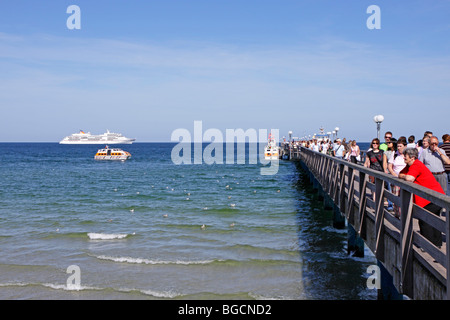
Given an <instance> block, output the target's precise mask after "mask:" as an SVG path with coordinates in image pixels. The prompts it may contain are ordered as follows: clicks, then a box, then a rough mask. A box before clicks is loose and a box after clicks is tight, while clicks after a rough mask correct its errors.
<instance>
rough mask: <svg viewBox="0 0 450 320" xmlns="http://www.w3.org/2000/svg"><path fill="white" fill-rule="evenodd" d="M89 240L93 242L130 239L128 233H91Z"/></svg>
mask: <svg viewBox="0 0 450 320" xmlns="http://www.w3.org/2000/svg"><path fill="white" fill-rule="evenodd" d="M87 235H88V237H89V239H91V240H116V239H124V238H126V237H128V234H126V233H94V232H89V233H88V234H87Z"/></svg>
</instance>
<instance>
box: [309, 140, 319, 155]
mask: <svg viewBox="0 0 450 320" xmlns="http://www.w3.org/2000/svg"><path fill="white" fill-rule="evenodd" d="M311 150H312V151H317V152H319V145H318V144H317V140H314V141H313V143H312V145H311Z"/></svg>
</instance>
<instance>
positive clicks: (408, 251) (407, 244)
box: [400, 189, 448, 298]
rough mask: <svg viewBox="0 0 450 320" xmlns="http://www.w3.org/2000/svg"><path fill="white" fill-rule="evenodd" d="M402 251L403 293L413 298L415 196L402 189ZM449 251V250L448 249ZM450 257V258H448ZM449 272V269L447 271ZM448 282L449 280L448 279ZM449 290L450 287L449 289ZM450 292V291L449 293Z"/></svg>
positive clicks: (401, 284)
mask: <svg viewBox="0 0 450 320" xmlns="http://www.w3.org/2000/svg"><path fill="white" fill-rule="evenodd" d="M400 201H401V223H402V227H401V230H400V234H401V249H402V270H401V271H402V273H401V277H402V281H401V283H400V286H401V291H402V293H404V294H406V295H407V296H409V297H411V298H413V294H414V292H413V289H414V285H413V280H414V279H413V265H412V264H413V263H412V262H413V243H412V238H413V219H412V209H413V205H414V203H413V194H412V193H410V192H408V191H406V190H404V189H401V190H400ZM447 250H448V249H447ZM447 257H448V256H447ZM447 272H448V269H447ZM447 281H448V278H447ZM447 288H448V287H447ZM447 292H448V291H447Z"/></svg>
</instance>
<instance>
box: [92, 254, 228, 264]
mask: <svg viewBox="0 0 450 320" xmlns="http://www.w3.org/2000/svg"><path fill="white" fill-rule="evenodd" d="M96 258H97V259H101V260H110V261H114V262H126V263H136V264H153V265H156V264H180V265H190V264H208V263H212V262H214V261H222V260H195V261H194V260H189V261H184V260H175V261H167V260H150V259H144V258H132V257H110V256H97V257H96Z"/></svg>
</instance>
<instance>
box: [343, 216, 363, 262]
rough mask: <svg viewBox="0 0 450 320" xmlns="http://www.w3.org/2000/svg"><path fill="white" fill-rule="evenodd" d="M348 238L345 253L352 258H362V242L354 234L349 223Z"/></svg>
mask: <svg viewBox="0 0 450 320" xmlns="http://www.w3.org/2000/svg"><path fill="white" fill-rule="evenodd" d="M347 229H348V238H347V253H348V254H349V255H350V254H351V255H352V256H353V257H358V258H362V257H364V240H363V239H361V237H360V236H358V234H357V233H356V231H355V229H354V228H353V226H352V225H351V224H350V223H349V224H348V226H347Z"/></svg>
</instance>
